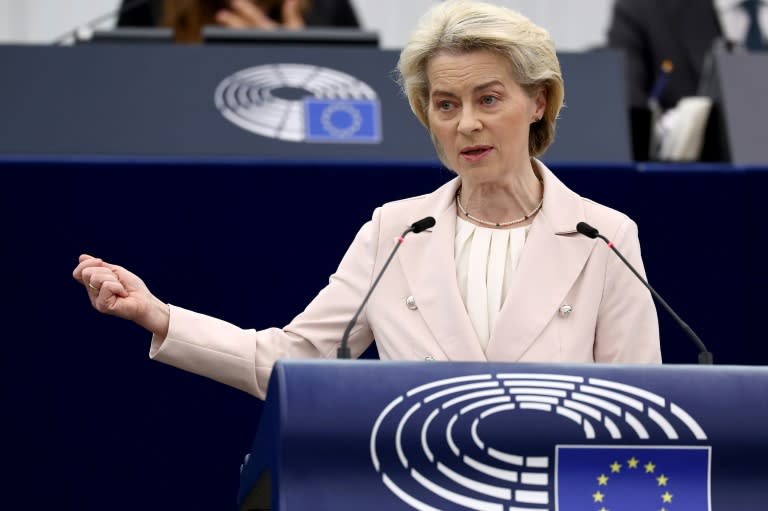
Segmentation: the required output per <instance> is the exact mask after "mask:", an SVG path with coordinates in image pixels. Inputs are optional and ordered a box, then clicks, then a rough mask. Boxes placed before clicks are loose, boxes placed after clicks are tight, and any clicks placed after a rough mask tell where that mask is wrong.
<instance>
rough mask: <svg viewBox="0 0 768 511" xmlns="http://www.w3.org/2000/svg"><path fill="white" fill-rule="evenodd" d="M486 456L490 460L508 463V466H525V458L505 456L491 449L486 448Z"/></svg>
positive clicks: (503, 453) (511, 455)
mask: <svg viewBox="0 0 768 511" xmlns="http://www.w3.org/2000/svg"><path fill="white" fill-rule="evenodd" d="M488 456H490V457H491V458H496V459H497V460H499V461H503V462H505V463H509V464H510V465H515V466H517V467H522V466H524V464H525V458H524V457H523V456H518V455H517V454H507V453H505V452H501V451H497V450H496V449H494V448H493V447H489V448H488Z"/></svg>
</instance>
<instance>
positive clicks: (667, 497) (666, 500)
mask: <svg viewBox="0 0 768 511" xmlns="http://www.w3.org/2000/svg"><path fill="white" fill-rule="evenodd" d="M661 500H663V501H664V503H665V504H668V503H670V502H672V494H671V493H669V492H668V491H665V492H664V494H663V495H662V496H661Z"/></svg>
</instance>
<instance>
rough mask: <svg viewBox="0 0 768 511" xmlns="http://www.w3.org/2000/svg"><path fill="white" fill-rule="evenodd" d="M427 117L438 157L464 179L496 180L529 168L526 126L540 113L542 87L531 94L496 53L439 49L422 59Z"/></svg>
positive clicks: (468, 181)
mask: <svg viewBox="0 0 768 511" xmlns="http://www.w3.org/2000/svg"><path fill="white" fill-rule="evenodd" d="M427 78H428V79H429V108H428V111H427V119H428V121H429V128H430V131H431V133H432V138H433V140H434V142H435V146H436V148H437V151H438V153H439V154H440V156H441V158H442V160H443V162H444V163H445V164H446V165H447V166H448V167H449V168H450V169H452V170H453V171H455V172H456V173H457V174H459V176H461V178H462V181H464V182H465V183H466V184H470V183H477V184H480V183H488V182H492V183H493V182H495V183H498V184H501V183H502V182H504V181H505V179H506V178H508V177H509V176H510V175H511V173H514V172H515V171H516V170H517V169H521V168H523V167H521V165H525V166H526V167H525V168H530V165H529V160H530V156H529V154H528V132H529V128H530V125H531V123H532V122H535V121H536V120H537V119H539V118H540V117H541V116H542V115H543V114H544V108H545V106H546V96H545V93H544V89H543V88H542V89H540V90H539V91H538V93H537V94H536V95H535V96H534V97H531V96H530V95H529V94H528V93H527V92H526V91H525V90H524V89H523V88H522V87H521V86H520V85H518V84H517V82H515V80H514V79H513V78H512V69H511V65H510V64H509V62H508V61H507V59H506V58H505V57H503V56H501V55H499V54H497V53H494V52H490V51H485V50H478V51H473V52H469V53H447V52H446V53H440V54H438V55H436V56H435V57H433V58H432V59H431V60H430V61H429V63H428V64H427Z"/></svg>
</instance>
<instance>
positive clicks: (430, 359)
mask: <svg viewBox="0 0 768 511" xmlns="http://www.w3.org/2000/svg"><path fill="white" fill-rule="evenodd" d="M434 360H435V359H434V358H432V356H431V355H427V356H426V357H424V362H433V361H434Z"/></svg>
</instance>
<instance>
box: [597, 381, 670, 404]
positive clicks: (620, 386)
mask: <svg viewBox="0 0 768 511" xmlns="http://www.w3.org/2000/svg"><path fill="white" fill-rule="evenodd" d="M589 383H590V384H592V385H598V386H600V387H607V388H609V389H614V390H620V391H621V392H626V393H627V394H634V395H635V396H638V397H641V398H643V399H645V400H646V401H650V402H651V403H654V404H656V405H658V406H660V407H662V408H664V407H665V406H666V404H665V403H666V400H665V399H664V398H663V397H661V396H660V395H658V394H654V393H653V392H649V391H647V390H645V389H641V388H639V387H635V386H633V385H627V384H626V383H619V382H615V381H609V380H603V379H600V378H590V379H589Z"/></svg>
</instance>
